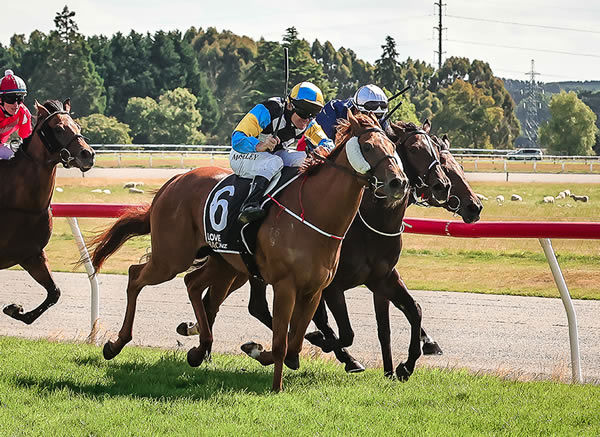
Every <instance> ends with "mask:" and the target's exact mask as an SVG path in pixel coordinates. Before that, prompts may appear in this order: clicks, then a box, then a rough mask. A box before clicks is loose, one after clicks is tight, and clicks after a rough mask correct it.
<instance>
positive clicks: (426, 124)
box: [422, 118, 431, 133]
mask: <svg viewBox="0 0 600 437" xmlns="http://www.w3.org/2000/svg"><path fill="white" fill-rule="evenodd" d="M422 127H423V130H424V131H425V132H427V133H429V131H430V130H431V123H430V122H429V119H428V118H426V119H425V121H424V122H423V126H422Z"/></svg>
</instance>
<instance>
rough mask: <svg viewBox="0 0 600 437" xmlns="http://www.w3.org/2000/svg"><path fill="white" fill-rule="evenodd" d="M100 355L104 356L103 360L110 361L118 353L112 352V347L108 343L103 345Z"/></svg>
mask: <svg viewBox="0 0 600 437" xmlns="http://www.w3.org/2000/svg"><path fill="white" fill-rule="evenodd" d="M102 355H104V359H105V360H112V359H113V358H114V357H116V356H117V355H119V352H114V351H113V348H112V346H111V345H110V341H107V342H106V343H104V347H103V348H102Z"/></svg>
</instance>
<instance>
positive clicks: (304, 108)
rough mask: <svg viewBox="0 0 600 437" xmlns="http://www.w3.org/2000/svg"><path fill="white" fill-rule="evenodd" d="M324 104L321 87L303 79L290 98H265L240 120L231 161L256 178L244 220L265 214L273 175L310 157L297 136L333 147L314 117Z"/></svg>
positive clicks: (243, 173)
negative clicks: (263, 202)
mask: <svg viewBox="0 0 600 437" xmlns="http://www.w3.org/2000/svg"><path fill="white" fill-rule="evenodd" d="M323 104H324V99H323V94H322V92H321V90H320V89H319V88H318V87H317V86H315V85H314V84H312V83H310V82H301V83H299V84H297V85H296V86H295V87H294V88H292V92H291V93H290V95H289V97H288V98H287V101H284V100H283V99H282V98H280V97H273V98H271V99H268V100H265V101H264V102H262V103H259V104H258V105H256V106H255V107H254V108H252V109H251V110H250V112H248V113H247V114H246V115H245V116H244V118H242V120H241V121H240V122H239V123H238V125H237V126H236V128H235V129H234V131H233V134H232V136H231V147H232V149H231V153H230V155H229V162H230V164H231V168H232V169H233V171H234V172H235V173H236V174H237V175H239V176H241V177H243V178H252V184H251V186H250V193H249V194H248V197H247V198H246V200H245V201H244V204H243V205H242V208H241V213H240V215H239V220H240V221H241V222H242V223H249V222H252V221H255V220H258V219H260V218H262V217H263V216H264V211H263V209H262V208H260V200H261V198H262V195H263V194H264V190H265V189H266V188H267V185H268V184H269V181H270V180H271V179H272V178H273V176H275V175H276V174H277V173H278V172H280V171H281V169H282V168H283V167H284V166H288V167H299V166H300V165H301V164H302V162H303V161H304V159H305V158H306V153H305V152H303V151H297V150H296V149H295V147H294V146H295V142H296V140H298V139H299V138H301V137H302V136H303V135H305V136H306V137H307V138H309V139H310V141H311V142H312V144H316V145H317V146H318V147H323V148H324V149H327V150H328V151H329V150H331V149H333V147H334V144H333V142H332V141H331V140H330V139H329V138H328V137H327V136H326V135H325V133H324V132H323V129H321V127H320V126H319V124H318V123H317V122H316V121H315V120H314V118H315V116H316V115H317V114H318V113H319V112H320V111H321V109H323ZM275 133H276V135H277V136H274V135H275Z"/></svg>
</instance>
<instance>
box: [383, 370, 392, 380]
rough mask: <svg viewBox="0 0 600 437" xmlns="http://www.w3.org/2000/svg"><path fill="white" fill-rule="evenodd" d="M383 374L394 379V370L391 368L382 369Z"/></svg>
mask: <svg viewBox="0 0 600 437" xmlns="http://www.w3.org/2000/svg"><path fill="white" fill-rule="evenodd" d="M383 376H385V377H386V378H389V379H394V371H393V370H387V371H384V372H383Z"/></svg>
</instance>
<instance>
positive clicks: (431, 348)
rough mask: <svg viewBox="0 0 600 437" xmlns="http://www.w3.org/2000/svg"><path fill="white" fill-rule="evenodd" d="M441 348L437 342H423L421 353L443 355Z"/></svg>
mask: <svg viewBox="0 0 600 437" xmlns="http://www.w3.org/2000/svg"><path fill="white" fill-rule="evenodd" d="M443 354H444V352H442V348H441V347H440V346H439V345H438V344H437V342H435V341H434V342H431V343H423V355H443Z"/></svg>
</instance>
